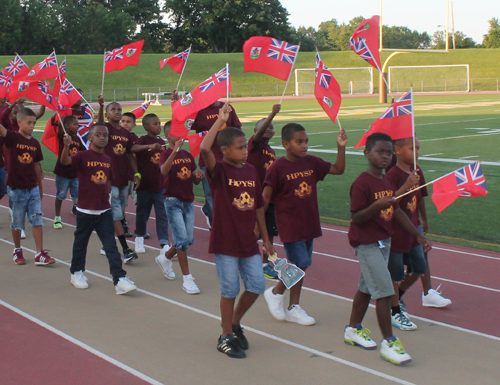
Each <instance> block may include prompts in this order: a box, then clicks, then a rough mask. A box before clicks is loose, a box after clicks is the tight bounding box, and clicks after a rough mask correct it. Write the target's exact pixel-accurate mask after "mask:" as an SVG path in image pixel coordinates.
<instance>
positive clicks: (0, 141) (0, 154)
mask: <svg viewBox="0 0 500 385" xmlns="http://www.w3.org/2000/svg"><path fill="white" fill-rule="evenodd" d="M0 167H5V162H4V161H3V136H0Z"/></svg>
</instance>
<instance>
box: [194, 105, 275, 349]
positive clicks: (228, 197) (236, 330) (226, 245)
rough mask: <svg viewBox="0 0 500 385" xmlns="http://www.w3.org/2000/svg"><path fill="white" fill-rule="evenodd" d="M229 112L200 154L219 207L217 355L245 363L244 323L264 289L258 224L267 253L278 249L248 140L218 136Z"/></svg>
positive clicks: (228, 132) (215, 225)
mask: <svg viewBox="0 0 500 385" xmlns="http://www.w3.org/2000/svg"><path fill="white" fill-rule="evenodd" d="M230 112H231V107H230V106H229V104H228V103H226V104H224V106H223V107H222V108H221V109H220V110H219V117H218V118H217V120H216V122H215V123H214V125H213V126H212V128H211V129H210V131H209V132H208V134H207V135H206V136H205V139H204V140H203V142H202V143H201V146H200V151H201V155H202V156H203V159H204V161H205V165H206V170H207V175H208V177H209V182H210V188H211V191H212V193H213V202H214V211H213V213H214V216H213V222H212V231H211V232H210V245H209V248H208V252H209V253H214V254H215V266H216V268H217V273H218V275H219V280H220V290H221V300H220V309H221V319H222V335H221V336H220V337H219V339H218V341H217V350H219V351H220V352H222V353H225V354H227V355H228V356H229V357H232V358H244V357H245V356H246V355H245V352H244V350H246V349H248V341H247V339H246V337H245V336H244V335H243V330H242V328H241V325H240V321H241V318H242V317H243V315H244V314H245V313H246V312H247V310H248V309H249V308H250V307H251V306H252V305H253V303H254V302H255V300H256V299H257V298H258V296H259V294H262V293H263V292H264V289H265V280H264V275H263V274H262V259H261V256H260V253H259V246H258V244H257V237H256V235H255V232H254V229H255V222H257V227H258V230H259V231H260V234H262V238H263V241H264V246H265V247H266V249H267V250H268V252H269V253H271V254H273V253H274V247H273V245H272V243H271V242H270V241H269V237H268V236H267V229H266V222H265V219H264V210H263V206H264V200H263V199H262V190H261V187H260V182H259V177H258V175H257V171H256V170H255V167H253V166H252V165H251V164H248V163H246V161H247V142H246V138H245V134H244V133H243V131H241V130H240V129H238V128H234V127H227V128H225V129H224V130H222V131H221V132H220V133H219V130H220V128H221V127H223V126H224V125H225V124H226V122H227V120H228V118H229V115H230ZM217 136H218V138H217V144H218V146H219V148H220V150H221V152H222V154H223V158H222V160H220V161H218V160H217V159H216V158H215V155H214V153H213V152H212V145H213V143H214V140H215V138H216V137H217ZM240 274H241V278H242V280H243V282H244V284H245V291H244V292H243V294H242V295H241V296H240V299H239V300H238V303H237V304H236V307H235V306H234V305H235V299H236V297H237V296H238V294H239V291H240Z"/></svg>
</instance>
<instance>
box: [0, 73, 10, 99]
mask: <svg viewBox="0 0 500 385" xmlns="http://www.w3.org/2000/svg"><path fill="white" fill-rule="evenodd" d="M10 83H12V77H11V76H10V74H9V73H7V72H5V71H3V70H2V71H0V98H5V97H7V93H8V91H9V86H10Z"/></svg>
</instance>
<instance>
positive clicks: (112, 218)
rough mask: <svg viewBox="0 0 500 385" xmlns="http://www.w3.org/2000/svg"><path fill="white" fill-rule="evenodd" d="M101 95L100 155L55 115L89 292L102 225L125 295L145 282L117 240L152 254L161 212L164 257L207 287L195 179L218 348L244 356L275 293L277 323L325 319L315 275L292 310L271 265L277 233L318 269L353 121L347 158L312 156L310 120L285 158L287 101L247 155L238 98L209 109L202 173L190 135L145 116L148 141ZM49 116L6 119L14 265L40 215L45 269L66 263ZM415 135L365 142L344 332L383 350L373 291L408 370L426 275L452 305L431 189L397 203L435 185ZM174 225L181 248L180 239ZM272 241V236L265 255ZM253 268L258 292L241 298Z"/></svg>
mask: <svg viewBox="0 0 500 385" xmlns="http://www.w3.org/2000/svg"><path fill="white" fill-rule="evenodd" d="M98 101H99V105H100V109H99V114H98V122H97V123H95V124H93V125H92V126H91V127H90V130H89V137H88V139H89V143H90V149H89V150H85V147H84V146H83V144H82V142H81V141H80V139H79V138H78V135H77V131H78V120H77V118H76V117H74V116H66V117H65V118H64V119H63V120H62V122H61V121H59V122H57V123H54V124H57V125H58V126H59V140H60V149H59V159H58V161H57V164H56V168H55V170H54V172H55V174H56V186H57V194H56V218H55V220H54V227H55V228H60V227H62V221H61V218H60V210H61V203H62V201H63V200H64V199H66V194H67V191H68V190H69V191H70V194H71V196H72V198H74V199H75V200H74V202H76V205H75V206H74V212H75V214H76V220H77V226H76V231H75V240H74V245H73V257H72V261H71V267H70V272H71V280H70V281H71V283H72V284H73V286H75V287H76V288H79V289H86V288H88V282H87V277H86V276H85V274H84V271H85V261H86V254H87V245H88V241H89V238H90V235H91V234H92V232H93V231H94V230H95V231H96V232H97V235H98V236H99V239H100V240H101V243H102V251H103V254H105V255H106V257H107V259H108V261H109V265H110V273H111V275H112V277H113V281H114V284H115V289H116V293H117V294H126V293H129V292H131V291H133V290H136V286H135V284H134V283H133V282H132V281H131V280H130V279H129V278H127V276H126V271H125V270H123V266H122V257H121V254H120V253H119V251H118V248H117V244H116V241H115V235H116V236H117V238H118V240H119V242H120V245H121V246H122V249H123V263H125V264H127V263H130V262H132V261H133V260H135V259H136V258H137V257H138V256H137V254H140V253H144V252H145V247H144V239H145V237H146V234H147V233H146V224H147V220H148V218H149V215H150V212H151V209H152V208H153V207H154V208H155V215H156V230H157V236H158V241H159V243H160V246H161V252H160V254H159V255H158V256H157V257H156V262H157V264H158V265H159V267H160V268H161V270H162V272H163V274H164V276H165V277H166V278H167V279H175V278H176V276H175V273H174V271H173V268H172V258H173V257H174V256H175V255H177V258H178V260H179V265H180V268H181V271H182V274H183V285H182V288H183V290H185V291H186V292H187V293H188V294H198V293H200V289H199V288H198V286H197V285H196V283H195V282H194V278H193V276H192V275H191V274H190V270H189V266H188V258H187V249H188V248H189V246H190V245H192V244H193V241H194V238H193V229H194V193H193V184H198V183H200V182H203V183H204V188H208V192H210V194H208V193H206V194H205V195H206V197H207V203H206V206H205V207H204V209H203V212H204V214H206V216H207V218H208V219H209V223H210V226H211V232H210V242H209V247H208V252H209V253H213V254H215V265H216V270H217V274H218V276H219V280H220V292H221V299H220V309H221V320H222V322H221V326H222V333H221V335H220V336H219V339H218V341H217V349H218V350H219V351H220V352H223V353H225V354H226V355H228V356H229V357H232V358H243V357H245V356H246V353H245V350H247V349H248V348H249V343H248V340H247V338H246V337H245V335H244V333H243V329H242V327H241V319H242V317H243V316H244V315H245V313H246V312H247V311H248V309H249V308H250V307H251V306H252V304H253V303H254V302H255V301H256V299H257V298H258V296H259V295H260V294H264V298H265V300H266V302H267V305H268V308H269V311H270V313H271V314H272V316H273V317H274V318H276V319H277V320H286V321H289V322H295V323H298V324H301V325H313V324H315V322H316V321H315V319H314V318H313V317H311V316H309V315H308V314H307V313H306V311H305V310H304V309H303V308H302V307H301V306H300V304H299V303H300V294H301V289H302V284H303V279H302V280H300V281H299V282H298V283H297V284H296V285H294V286H293V287H292V288H291V289H290V296H289V297H290V298H289V305H288V306H285V303H284V300H285V296H284V295H285V291H286V287H285V285H284V284H283V283H282V282H281V281H278V283H277V285H276V286H274V287H270V288H268V289H267V290H265V279H264V274H266V275H268V273H269V272H266V268H268V267H270V266H268V265H266V262H267V256H268V255H270V254H273V253H274V252H275V250H274V246H273V237H274V236H277V235H278V232H279V235H280V239H281V241H282V242H283V246H284V248H285V251H286V256H287V258H288V260H289V261H290V262H291V263H294V264H295V265H296V266H298V267H299V268H301V269H302V270H306V269H307V268H308V267H309V266H310V265H311V263H312V253H313V240H314V239H315V238H318V237H320V236H321V235H322V232H321V225H320V217H319V209H318V198H317V183H318V182H319V181H322V180H323V179H324V178H325V177H326V176H327V175H328V174H334V175H341V174H343V173H344V170H345V166H346V165H345V163H346V160H345V146H346V144H347V135H346V133H345V131H344V130H343V129H340V132H339V134H338V136H337V159H336V161H335V163H333V164H332V163H330V162H327V161H324V160H322V159H321V158H319V157H316V156H313V155H309V154H307V149H308V135H307V132H306V130H305V129H304V127H302V126H301V125H300V124H297V123H289V124H286V125H285V126H284V127H283V128H282V131H281V140H282V145H283V147H284V149H285V150H286V155H285V156H283V157H281V158H279V159H276V155H275V152H274V150H273V149H272V148H271V146H270V145H269V140H270V139H271V138H272V137H273V135H274V127H273V124H272V120H273V118H274V117H275V116H276V114H278V113H279V111H280V105H275V106H273V109H272V112H271V113H270V115H269V116H268V117H267V118H265V119H262V120H261V121H259V122H258V123H257V124H256V127H255V135H254V136H252V137H251V138H250V140H249V142H248V150H247V140H246V138H245V134H244V133H243V131H242V130H241V123H239V120H238V119H237V116H236V114H235V112H234V110H233V109H232V107H231V106H230V105H229V104H228V103H226V104H224V105H222V103H219V102H218V105H217V106H215V105H212V106H209V111H203V110H202V111H200V113H201V114H202V115H203V116H204V118H203V119H201V120H202V121H203V122H205V123H206V122H208V121H210V124H211V127H210V129H209V131H208V133H207V134H206V136H205V138H204V140H203V142H202V144H201V147H200V152H201V157H200V168H201V169H200V170H197V166H196V163H195V160H194V158H193V156H192V155H191V154H190V153H189V152H187V151H185V150H183V149H182V145H183V139H182V138H179V137H176V136H173V135H171V133H170V128H171V127H170V122H167V123H166V124H165V125H164V127H163V130H164V135H165V137H166V139H167V143H165V141H164V140H163V139H161V138H160V137H159V134H160V132H161V123H160V119H159V118H158V116H156V115H154V114H147V115H146V116H144V118H143V119H142V125H143V127H144V129H145V131H146V135H144V136H142V137H139V138H137V137H133V134H132V133H131V130H132V129H133V128H134V127H135V116H134V115H133V114H128V115H126V114H122V109H121V106H120V104H119V103H116V102H112V103H109V104H108V105H107V106H106V108H105V113H104V99H103V98H102V97H99V99H98ZM15 106H16V104H14V107H12V106H11V107H12V108H11V107H9V109H10V110H13V109H14V108H15ZM77 107H78V106H77ZM216 107H220V108H219V110H218V111H217V112H214V111H212V110H214V108H216ZM205 115H206V116H205ZM2 116H3V115H2ZM104 118H106V119H107V122H106V123H105V122H104ZM36 119H37V117H36V114H35V113H34V112H33V111H32V110H30V109H28V108H22V109H19V111H17V115H16V122H17V124H18V126H19V133H16V132H15V131H14V130H11V129H6V128H5V127H4V126H3V125H0V137H1V138H3V142H4V143H5V146H6V148H7V152H6V161H7V164H8V165H9V168H8V169H9V170H11V172H8V173H7V182H6V184H7V190H8V194H9V205H10V207H11V208H12V213H13V215H12V225H11V227H12V236H13V239H14V243H15V249H14V262H15V263H16V264H24V263H25V259H24V256H23V253H22V249H21V244H20V236H21V230H23V229H24V218H25V215H27V216H28V220H29V221H30V223H31V225H32V228H33V237H34V239H35V243H36V248H37V254H36V256H35V263H36V264H39V265H48V264H53V263H54V262H55V260H54V259H53V258H52V257H50V256H49V255H48V253H47V252H46V250H44V249H43V236H42V224H43V218H42V212H41V196H43V192H42V191H41V190H40V189H39V188H41V177H42V174H41V167H40V163H39V162H40V161H41V160H42V159H43V155H42V153H41V148H40V144H39V143H38V141H37V140H36V139H35V138H33V137H32V136H31V134H32V132H33V129H34V125H35V122H36ZM229 121H231V122H232V123H234V125H236V126H237V125H238V123H239V127H233V126H231V125H228V122H229ZM195 123H196V121H195ZM199 126H200V127H201V128H200V130H201V129H202V128H206V125H203V124H199ZM416 143H417V146H415V148H414V145H413V140H412V138H407V139H402V140H398V141H395V142H394V144H393V141H392V139H391V138H390V137H389V136H387V135H385V134H381V133H377V134H373V135H371V136H370V137H368V139H367V143H366V148H365V150H364V155H365V157H366V159H367V160H368V169H367V171H365V172H363V173H362V174H361V175H360V176H359V177H358V178H357V179H356V180H355V181H354V183H353V184H352V186H351V191H350V198H351V225H350V228H349V234H348V239H349V243H350V245H351V246H352V247H353V249H354V252H355V254H356V257H357V258H358V260H359V262H360V268H361V274H360V280H359V286H358V291H357V292H356V294H355V296H354V300H353V305H352V312H351V316H350V319H349V324H348V325H347V326H346V327H345V330H344V340H345V343H346V344H349V345H355V346H360V347H362V348H365V349H375V348H376V346H377V344H376V343H375V342H374V341H373V340H372V339H371V338H370V337H369V333H370V332H369V330H368V329H366V328H364V327H363V325H362V321H363V318H364V315H365V313H366V311H367V309H368V305H369V303H370V301H371V299H374V300H375V301H376V314H377V320H378V323H379V327H380V330H381V333H382V336H383V338H384V339H383V340H382V343H381V347H380V353H381V357H382V358H383V359H385V360H388V361H390V362H392V363H395V364H404V363H407V362H410V361H411V357H410V356H409V355H408V354H407V353H406V352H405V351H404V349H403V347H402V344H401V342H400V341H399V339H398V338H397V337H395V336H394V335H393V333H392V326H396V327H398V328H399V329H401V330H414V329H416V325H415V324H414V323H413V322H411V321H410V319H409V316H408V314H407V313H406V311H405V310H406V309H405V307H404V301H403V299H402V296H403V294H404V293H405V291H406V290H408V289H409V287H410V286H411V285H412V284H413V283H414V282H415V281H416V280H417V279H418V277H419V276H425V275H426V274H427V275H428V277H427V279H426V281H425V282H424V281H423V283H424V289H425V288H426V289H425V290H424V294H423V304H424V306H435V307H443V306H446V305H448V304H449V303H451V302H450V301H449V300H446V299H444V298H442V297H441V296H440V295H439V292H438V291H436V290H432V289H431V288H430V276H429V267H428V263H427V258H426V252H427V251H428V250H429V249H430V248H431V245H430V243H429V242H428V241H427V239H426V238H425V237H424V235H423V234H424V233H425V232H426V231H427V217H426V213H425V204H424V200H423V198H424V197H425V196H426V195H427V191H426V190H425V189H419V190H416V191H413V192H412V193H410V194H408V195H406V196H404V197H402V198H401V199H399V200H398V198H397V197H398V196H399V195H401V194H403V193H405V192H407V191H412V190H414V189H416V188H417V187H418V186H420V185H422V184H424V183H425V181H424V177H423V174H422V171H421V169H419V168H417V170H414V169H413V152H414V151H418V141H417V142H416ZM394 151H395V154H396V160H397V163H396V164H395V165H394V166H393V167H392V168H391V169H390V170H389V171H388V172H387V173H386V174H384V171H385V170H386V169H388V168H389V167H390V166H391V159H392V158H393V153H394ZM130 170H131V172H132V175H130ZM0 171H1V169H0ZM0 176H1V175H0ZM132 177H133V182H134V190H135V191H136V193H137V199H136V201H135V202H136V205H137V208H136V213H137V217H136V229H135V234H136V238H135V251H133V250H132V249H131V248H129V247H128V245H127V241H126V237H125V234H124V225H123V222H122V221H123V219H124V210H125V207H126V205H127V201H128V196H129V186H130V179H132ZM205 186H206V187H205ZM0 193H1V191H0ZM110 194H111V201H110V199H109V196H110ZM208 195H210V199H208ZM0 198H1V197H0ZM419 217H420V218H421V219H422V223H420V221H419ZM169 224H170V229H171V232H172V235H173V243H172V246H170V245H169V235H168V227H169ZM56 225H57V227H56ZM259 238H262V241H263V248H262V250H263V252H262V254H261V252H260V249H259V246H258V242H257V241H258V239H259ZM263 263H264V266H263ZM405 265H407V269H406V273H405ZM263 268H264V271H263ZM240 276H241V279H242V281H243V283H244V286H245V290H244V291H243V293H242V294H241V295H240V297H239V299H238V301H237V302H236V298H237V297H238V295H239V294H240Z"/></svg>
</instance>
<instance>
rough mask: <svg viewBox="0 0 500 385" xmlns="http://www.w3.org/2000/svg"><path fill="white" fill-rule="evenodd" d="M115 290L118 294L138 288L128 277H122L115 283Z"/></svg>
mask: <svg viewBox="0 0 500 385" xmlns="http://www.w3.org/2000/svg"><path fill="white" fill-rule="evenodd" d="M115 290H116V294H117V295H121V294H127V293H130V292H131V291H134V290H137V286H135V285H134V282H132V281H131V280H130V279H128V278H127V277H121V278H120V279H119V280H118V283H117V284H116V285H115Z"/></svg>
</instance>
